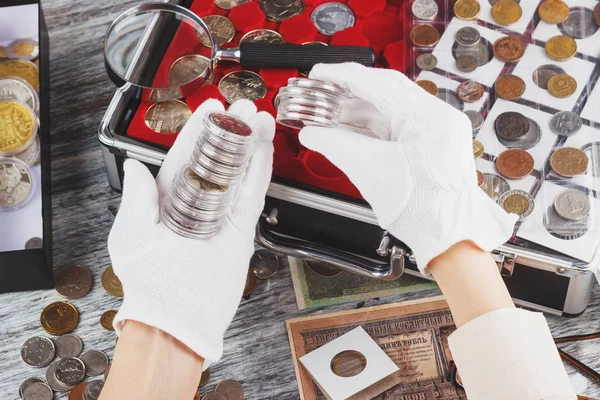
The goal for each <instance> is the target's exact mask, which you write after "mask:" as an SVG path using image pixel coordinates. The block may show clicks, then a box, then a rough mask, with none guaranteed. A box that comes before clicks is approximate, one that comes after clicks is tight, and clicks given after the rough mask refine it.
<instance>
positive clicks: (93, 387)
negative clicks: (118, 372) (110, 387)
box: [83, 381, 104, 400]
mask: <svg viewBox="0 0 600 400" xmlns="http://www.w3.org/2000/svg"><path fill="white" fill-rule="evenodd" d="M103 387H104V382H103V381H91V382H90V383H88V384H87V386H86V387H85V389H84V390H83V400H98V397H100V392H102V388H103Z"/></svg>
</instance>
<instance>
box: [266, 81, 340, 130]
mask: <svg viewBox="0 0 600 400" xmlns="http://www.w3.org/2000/svg"><path fill="white" fill-rule="evenodd" d="M277 96H278V98H277V100H278V104H277V122H278V123H280V124H282V125H285V126H288V127H290V128H295V129H302V128H304V127H305V126H325V127H331V128H335V127H337V126H338V125H339V124H340V115H341V113H342V107H343V103H344V101H345V100H346V99H348V98H349V97H350V92H349V91H348V90H346V89H344V88H343V87H341V86H339V85H336V84H335V83H330V82H323V81H319V80H316V79H309V78H291V79H290V80H289V81H288V85H287V86H286V87H282V88H281V89H280V90H279V94H278V95H277Z"/></svg>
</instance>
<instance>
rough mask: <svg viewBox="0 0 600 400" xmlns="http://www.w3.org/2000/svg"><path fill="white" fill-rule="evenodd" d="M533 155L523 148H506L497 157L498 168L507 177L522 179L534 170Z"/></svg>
mask: <svg viewBox="0 0 600 400" xmlns="http://www.w3.org/2000/svg"><path fill="white" fill-rule="evenodd" d="M533 165H534V161H533V157H532V156H531V154H529V153H528V152H526V151H525V150H521V149H509V150H505V151H503V152H502V153H500V155H499V156H498V157H496V169H497V170H498V172H499V173H500V175H502V176H503V177H505V178H507V179H521V178H524V177H526V176H527V175H529V174H530V173H531V171H533Z"/></svg>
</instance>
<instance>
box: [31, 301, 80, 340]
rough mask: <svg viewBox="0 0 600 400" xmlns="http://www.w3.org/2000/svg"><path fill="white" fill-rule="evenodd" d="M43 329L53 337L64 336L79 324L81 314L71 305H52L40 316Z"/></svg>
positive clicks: (64, 303)
mask: <svg viewBox="0 0 600 400" xmlns="http://www.w3.org/2000/svg"><path fill="white" fill-rule="evenodd" d="M40 323H41V325H42V328H44V330H45V331H46V332H48V333H49V334H51V335H56V336H60V335H64V334H66V333H69V332H71V331H72V330H73V329H75V327H76V326H77V324H78V323H79V312H78V311H77V309H76V308H75V306H73V304H71V303H67V302H64V301H59V302H57V303H52V304H50V305H49V306H47V307H46V308H44V311H42V315H41V316H40Z"/></svg>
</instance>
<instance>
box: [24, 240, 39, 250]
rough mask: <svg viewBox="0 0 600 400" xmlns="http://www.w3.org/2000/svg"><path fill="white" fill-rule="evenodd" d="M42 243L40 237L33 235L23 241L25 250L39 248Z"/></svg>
mask: <svg viewBox="0 0 600 400" xmlns="http://www.w3.org/2000/svg"><path fill="white" fill-rule="evenodd" d="M43 245H44V242H43V241H42V238H39V237H34V238H31V239H29V240H28V241H27V242H25V250H33V249H41V248H42V247H43Z"/></svg>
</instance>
